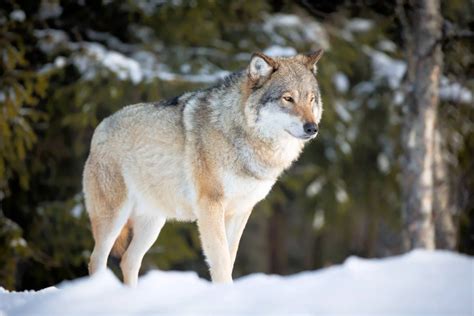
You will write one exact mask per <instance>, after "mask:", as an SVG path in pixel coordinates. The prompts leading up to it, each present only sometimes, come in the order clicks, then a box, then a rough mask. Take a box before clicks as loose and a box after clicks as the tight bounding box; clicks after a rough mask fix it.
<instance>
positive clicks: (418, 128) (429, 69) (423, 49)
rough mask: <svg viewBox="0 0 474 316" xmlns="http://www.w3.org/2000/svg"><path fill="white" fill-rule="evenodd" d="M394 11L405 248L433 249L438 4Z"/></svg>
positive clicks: (423, 0) (426, 1) (424, 2)
mask: <svg viewBox="0 0 474 316" xmlns="http://www.w3.org/2000/svg"><path fill="white" fill-rule="evenodd" d="M407 6H409V8H406V7H407ZM399 12H400V20H401V21H402V23H403V28H404V29H403V34H404V38H405V43H406V59H407V62H408V67H407V87H408V88H407V91H408V98H407V101H408V102H407V105H406V108H405V109H404V118H403V120H404V123H403V130H402V145H403V149H404V156H403V161H402V181H401V185H402V199H403V216H404V225H405V229H406V240H405V243H406V245H405V247H406V248H407V249H412V248H428V249H434V248H435V227H434V216H433V206H434V196H433V195H434V188H435V185H434V181H435V175H434V174H433V166H434V163H435V159H434V157H435V152H434V149H435V128H436V120H437V114H438V104H439V85H440V78H441V74H442V52H441V42H440V40H441V35H442V33H441V26H442V17H441V14H440V3H439V1H437V0H433V1H432V0H419V1H415V2H408V1H407V2H404V1H399ZM437 148H440V147H439V146H438V147H437ZM439 154H441V153H439ZM437 163H438V164H440V163H441V162H440V161H437ZM444 211H445V210H443V212H444Z"/></svg>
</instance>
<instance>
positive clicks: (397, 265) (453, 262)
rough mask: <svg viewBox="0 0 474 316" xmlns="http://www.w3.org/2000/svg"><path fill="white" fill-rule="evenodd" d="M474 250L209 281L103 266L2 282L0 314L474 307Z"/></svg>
mask: <svg viewBox="0 0 474 316" xmlns="http://www.w3.org/2000/svg"><path fill="white" fill-rule="evenodd" d="M473 288H474V258H472V257H468V256H464V255H459V254H455V253H451V252H445V251H434V252H429V251H421V250H416V251H412V252H410V253H408V254H405V255H401V256H397V257H392V258H386V259H371V260H367V259H361V258H357V257H350V258H349V259H347V260H346V261H345V262H344V264H342V265H338V266H333V267H330V268H326V269H322V270H318V271H310V272H303V273H299V274H295V275H292V276H287V277H281V276H275V275H263V274H253V275H249V276H246V277H242V278H240V279H237V280H236V281H235V283H234V284H233V285H213V284H211V283H210V282H208V281H206V280H203V279H200V278H198V277H197V275H196V274H195V273H193V272H162V271H151V272H149V273H147V274H146V275H144V276H143V277H141V278H140V280H139V284H138V287H137V288H135V289H130V288H127V287H125V286H123V285H122V284H121V283H120V281H119V280H118V279H117V278H116V277H115V276H114V275H113V274H112V272H110V271H107V272H104V273H102V274H99V275H96V276H94V277H92V278H88V277H87V278H82V279H78V280H74V281H66V282H63V283H61V284H59V285H58V286H56V287H49V288H46V289H43V290H41V291H37V292H35V291H26V292H8V291H6V290H4V289H3V288H0V315H1V316H3V315H96V314H100V315H138V314H146V315H149V314H160V315H161V314H166V315H170V314H180V315H181V314H213V315H215V314H229V313H231V314H234V315H235V314H238V315H247V314H269V315H270V314H271V315H277V314H278V315H281V314H311V315H313V314H325V315H334V314H345V315H347V314H351V315H369V314H370V315H374V314H377V315H382V314H383V315H473V312H474V308H473V301H474V292H473V291H474V290H473Z"/></svg>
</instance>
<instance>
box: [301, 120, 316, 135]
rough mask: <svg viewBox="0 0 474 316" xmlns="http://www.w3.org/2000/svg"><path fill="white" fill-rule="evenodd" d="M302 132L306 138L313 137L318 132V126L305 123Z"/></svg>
mask: <svg viewBox="0 0 474 316" xmlns="http://www.w3.org/2000/svg"><path fill="white" fill-rule="evenodd" d="M303 129H304V132H305V133H306V135H308V136H313V135H314V134H316V133H317V132H318V125H317V124H316V123H306V124H304V125H303Z"/></svg>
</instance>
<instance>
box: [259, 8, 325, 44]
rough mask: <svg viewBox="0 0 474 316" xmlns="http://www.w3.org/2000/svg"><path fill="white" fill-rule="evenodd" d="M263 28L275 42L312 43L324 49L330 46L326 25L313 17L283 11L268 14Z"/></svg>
mask: <svg viewBox="0 0 474 316" xmlns="http://www.w3.org/2000/svg"><path fill="white" fill-rule="evenodd" d="M262 29H263V31H264V32H265V33H266V34H267V35H268V36H269V37H270V38H271V40H272V42H273V43H274V44H278V45H285V44H292V43H310V44H312V45H314V44H317V45H318V46H320V47H321V48H324V49H328V48H329V40H328V35H327V33H326V31H325V29H324V27H323V26H322V25H321V24H320V23H318V22H316V21H314V20H312V19H305V18H302V17H300V16H298V15H294V14H283V13H279V14H272V15H267V16H266V17H265V21H264V23H263V25H262Z"/></svg>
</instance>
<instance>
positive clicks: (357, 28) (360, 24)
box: [346, 18, 374, 32]
mask: <svg viewBox="0 0 474 316" xmlns="http://www.w3.org/2000/svg"><path fill="white" fill-rule="evenodd" d="M373 26H374V22H373V21H372V20H367V19H361V18H354V19H352V20H349V22H347V25H346V28H347V29H348V30H349V31H352V32H367V31H370V30H371V29H372V28H373Z"/></svg>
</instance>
